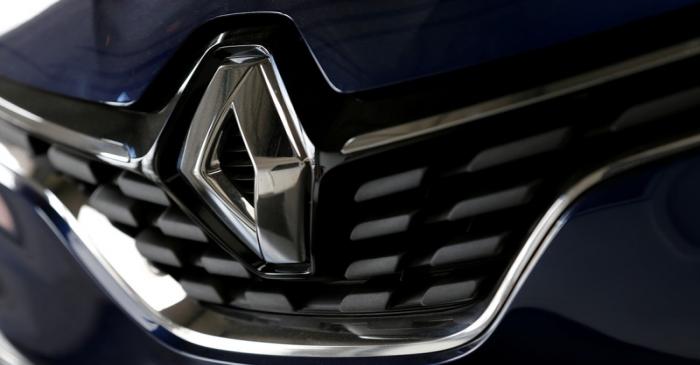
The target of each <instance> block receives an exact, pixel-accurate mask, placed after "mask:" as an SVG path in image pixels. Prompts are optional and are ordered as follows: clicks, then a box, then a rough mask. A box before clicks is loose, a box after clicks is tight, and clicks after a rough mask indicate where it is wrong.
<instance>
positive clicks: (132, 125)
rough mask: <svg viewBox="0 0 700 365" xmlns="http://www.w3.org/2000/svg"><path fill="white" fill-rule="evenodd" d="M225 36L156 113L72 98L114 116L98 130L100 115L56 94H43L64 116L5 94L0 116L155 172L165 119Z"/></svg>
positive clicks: (110, 160)
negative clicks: (49, 113) (69, 105)
mask: <svg viewBox="0 0 700 365" xmlns="http://www.w3.org/2000/svg"><path fill="white" fill-rule="evenodd" d="M225 41H226V39H225V37H224V35H223V34H222V35H220V36H219V37H217V38H216V39H214V41H212V42H211V43H210V44H209V45H208V47H207V49H206V51H205V52H204V53H203V54H202V56H201V57H200V58H199V59H198V60H197V62H196V64H195V65H194V67H193V68H192V70H191V71H190V72H189V73H188V75H187V77H186V78H185V80H184V81H183V82H182V83H181V84H180V86H179V88H178V90H177V92H176V93H175V95H174V96H173V97H172V98H171V99H170V100H168V102H167V104H166V105H165V106H164V107H163V108H162V109H161V110H159V111H157V112H155V113H142V112H138V111H133V110H128V109H120V108H118V107H109V106H102V105H97V104H95V103H92V102H87V101H82V100H72V101H70V102H71V103H75V104H74V105H80V106H81V107H83V108H87V109H90V110H92V111H95V110H102V112H101V113H102V114H100V116H103V117H104V116H106V115H107V113H108V114H109V115H110V116H112V117H114V120H110V122H111V123H110V124H111V126H110V128H108V129H104V128H102V129H99V128H97V129H96V128H94V126H95V124H96V123H98V124H99V123H102V122H103V121H102V120H93V119H90V118H91V117H94V116H90V115H85V113H84V111H83V110H78V111H76V112H71V111H70V110H69V109H66V106H65V103H66V101H65V100H63V99H61V98H60V97H57V96H54V95H48V96H46V97H47V98H50V99H51V100H52V102H53V103H61V104H60V106H61V107H62V108H63V109H62V110H64V111H65V110H68V112H67V113H66V115H64V116H63V118H64V119H61V120H52V119H50V118H49V117H48V116H46V115H39V114H37V113H36V112H32V111H30V110H28V109H31V108H26V107H25V106H24V104H26V102H25V101H24V100H22V101H21V102H18V101H14V100H11V99H12V98H11V97H12V96H13V95H3V96H2V97H0V121H4V122H7V123H9V124H11V125H13V126H15V127H17V128H19V129H22V130H24V131H27V132H31V133H32V134H33V135H36V136H40V137H42V138H45V139H47V140H50V141H55V142H57V143H60V144H63V145H66V146H72V147H74V148H76V149H78V150H80V151H82V152H85V153H88V154H91V155H93V156H95V157H96V158H97V159H100V160H102V161H105V162H106V163H109V164H111V165H114V166H118V167H122V168H125V169H129V170H140V171H142V172H144V173H145V174H146V175H148V176H151V177H155V174H154V173H153V170H152V166H151V161H152V158H153V152H154V146H155V145H156V144H157V140H158V139H159V137H160V133H161V131H162V129H163V127H164V126H165V122H166V121H167V120H168V119H169V118H170V115H171V114H172V112H173V110H174V109H175V105H177V103H178V101H179V100H180V97H181V96H182V93H183V92H184V90H185V88H186V87H187V85H189V84H190V82H191V79H192V77H193V75H194V74H195V72H196V71H197V69H198V68H199V67H200V65H201V64H202V62H203V61H204V60H205V59H206V58H207V57H209V56H210V55H211V53H212V52H214V51H215V50H216V49H218V48H219V46H220V45H221V44H222V43H224V42H225ZM110 105H111V104H110ZM111 106H113V105H111ZM102 108H109V110H107V111H104V110H103V109H102ZM76 109H81V108H76Z"/></svg>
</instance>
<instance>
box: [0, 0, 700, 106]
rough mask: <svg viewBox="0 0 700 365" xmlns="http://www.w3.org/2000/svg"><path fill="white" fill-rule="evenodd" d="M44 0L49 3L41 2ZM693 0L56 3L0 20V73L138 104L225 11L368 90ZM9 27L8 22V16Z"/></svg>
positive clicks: (10, 9) (4, 7) (337, 82)
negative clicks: (267, 27)
mask: <svg viewBox="0 0 700 365" xmlns="http://www.w3.org/2000/svg"><path fill="white" fill-rule="evenodd" d="M50 2H51V0H48V1H47V3H50ZM696 2H697V0H665V1H652V0H645V1H639V0H618V1H607V0H589V1H570V0H537V1H526V0H501V1H493V0H490V1H486V0H478V1H457V0H410V1H390V2H377V1H371V0H361V1H318V0H288V1H275V0H248V1H238V0H220V1H197V0H180V1H170V0H153V1H140V0H122V1H114V0H101V1H83V0H58V1H57V2H56V3H55V4H53V5H51V6H50V7H48V8H47V9H36V10H35V14H32V13H30V14H29V16H28V17H25V18H22V17H19V16H14V15H13V14H15V13H16V10H17V9H19V8H20V6H19V5H18V4H17V3H15V2H5V3H2V4H0V13H4V14H10V15H9V16H6V17H4V18H2V19H3V20H2V21H3V22H5V23H6V24H0V30H2V29H4V30H5V33H4V34H2V35H0V60H1V62H0V75H2V76H4V77H8V78H11V79H14V80H17V81H20V82H22V83H25V84H28V85H32V86H35V87H38V88H42V89H45V90H49V91H53V92H56V93H61V94H64V95H67V96H72V97H77V98H83V99H88V100H93V101H103V102H121V103H128V102H131V101H134V100H137V99H138V98H139V97H140V96H141V95H142V93H143V91H144V89H145V88H146V86H147V85H148V84H149V83H150V82H151V81H152V80H153V78H154V77H155V75H156V74H157V72H158V71H159V70H160V69H161V68H162V67H163V65H164V64H165V63H166V62H167V61H168V60H169V58H170V57H171V56H172V55H173V53H174V51H175V50H176V49H177V48H178V46H179V45H180V44H181V43H182V42H183V40H184V39H185V38H186V37H187V35H188V34H190V32H191V31H192V30H193V29H195V28H197V27H199V26H201V25H202V24H204V23H206V22H207V21H209V20H211V19H213V18H215V17H219V16H223V15H228V14H242V13H250V12H278V13H280V14H283V15H285V16H288V17H291V19H292V20H293V21H294V22H295V24H296V25H297V26H298V28H299V29H300V31H301V33H302V35H303V37H304V38H305V40H306V42H307V43H308V45H309V47H310V49H311V50H312V52H313V54H314V55H315V57H316V59H317V60H318V63H319V65H320V67H321V68H322V70H323V71H324V72H325V74H326V75H327V77H328V79H329V81H330V82H331V83H332V84H333V85H334V86H335V87H336V88H337V89H339V90H342V91H344V92H350V91H356V90H364V89H371V88H376V87H378V86H381V85H386V84H394V83H398V82H402V81H406V80H409V79H415V78H419V77H423V76H427V75H431V74H436V73H441V72H445V71H449V70H453V69H458V68H463V67H467V66H470V65H475V64H479V63H482V62H486V61H489V60H493V59H498V58H501V57H505V56H509V55H514V54H518V53H521V52H524V51H526V50H530V49H535V48H542V47H546V46H549V45H552V44H555V43H559V42H563V41H566V40H569V39H572V38H576V37H579V36H582V35H585V34H588V33H591V32H595V31H599V30H603V29H608V28H610V27H613V26H616V25H620V24H623V23H627V22H630V21H633V20H636V19H641V18H646V17H649V16H652V15H655V14H659V13H663V12H666V11H670V10H673V9H677V8H679V7H681V6H684V5H687V4H691V3H696ZM10 22H16V23H17V24H15V23H10Z"/></svg>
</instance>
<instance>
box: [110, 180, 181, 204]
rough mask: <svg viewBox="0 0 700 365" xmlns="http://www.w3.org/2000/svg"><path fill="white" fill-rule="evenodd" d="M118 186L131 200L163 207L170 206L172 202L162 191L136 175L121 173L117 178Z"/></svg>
mask: <svg viewBox="0 0 700 365" xmlns="http://www.w3.org/2000/svg"><path fill="white" fill-rule="evenodd" d="M117 186H118V187H119V190H121V192H122V193H123V194H124V195H126V196H128V197H130V198H133V199H137V200H144V201H147V202H149V203H153V204H158V205H163V206H169V205H170V200H169V199H168V196H167V195H166V194H165V192H164V191H163V190H162V189H160V188H159V187H157V186H155V185H153V183H151V182H150V181H148V180H147V179H145V178H143V177H141V176H138V175H136V174H131V173H128V172H123V173H121V174H120V175H119V177H118V178H117Z"/></svg>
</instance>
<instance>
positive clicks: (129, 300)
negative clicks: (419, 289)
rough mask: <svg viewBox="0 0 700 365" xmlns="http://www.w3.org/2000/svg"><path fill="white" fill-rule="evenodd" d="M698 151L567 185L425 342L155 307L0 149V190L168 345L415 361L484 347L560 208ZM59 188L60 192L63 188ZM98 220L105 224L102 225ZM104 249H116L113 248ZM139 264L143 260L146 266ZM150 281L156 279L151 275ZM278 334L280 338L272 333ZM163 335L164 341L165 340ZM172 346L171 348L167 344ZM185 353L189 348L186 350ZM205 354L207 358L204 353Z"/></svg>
mask: <svg viewBox="0 0 700 365" xmlns="http://www.w3.org/2000/svg"><path fill="white" fill-rule="evenodd" d="M1 146H2V147H5V146H4V145H1ZM698 146H700V134H698V135H694V136H691V137H688V138H684V139H681V140H678V141H676V142H673V143H669V144H665V145H662V146H659V147H657V148H653V149H650V150H648V151H645V152H642V153H638V154H635V155H632V156H630V157H627V158H624V159H621V160H618V161H616V162H613V163H611V164H609V165H607V166H604V167H602V168H600V169H598V170H596V171H594V172H592V173H590V174H589V175H587V176H586V177H585V178H583V179H582V180H580V181H579V182H578V183H576V184H575V185H573V186H572V187H571V188H570V189H569V190H568V191H566V192H565V193H564V194H563V195H561V196H560V197H559V198H558V199H557V200H556V201H555V202H554V204H553V205H552V206H551V207H550V208H549V209H548V210H547V212H546V214H545V215H544V216H543V217H542V218H541V219H540V221H539V222H538V224H537V225H536V227H535V229H534V230H533V233H532V234H531V235H530V236H529V237H528V239H527V241H526V242H525V244H524V245H523V247H522V249H521V250H520V251H519V252H518V254H517V256H516V258H515V260H514V261H513V263H512V264H511V265H510V266H509V267H508V269H507V271H506V275H505V277H504V279H503V281H502V283H501V285H500V286H499V287H498V289H497V290H496V293H495V294H494V296H493V297H492V298H491V300H490V302H489V303H488V304H487V306H486V308H485V310H484V311H483V312H482V313H481V314H480V315H479V316H478V318H477V319H476V321H473V322H472V323H471V324H469V325H468V326H466V327H461V328H453V329H454V331H450V332H446V331H442V332H440V333H441V335H440V336H439V337H437V338H428V339H425V338H416V337H405V338H403V337H398V338H391V337H388V336H371V335H367V334H361V333H359V332H357V331H352V329H353V325H357V323H355V324H353V325H348V326H347V328H348V329H349V330H350V335H352V334H353V333H357V335H356V336H354V337H353V336H349V335H348V334H343V336H340V337H334V334H332V333H331V334H328V333H326V332H320V333H319V332H309V333H307V332H304V330H303V329H299V328H294V327H293V326H292V327H291V328H290V329H289V330H292V332H285V331H284V330H283V328H282V327H281V323H282V322H281V321H280V320H279V319H276V320H274V321H272V322H265V321H264V319H263V315H262V314H261V315H260V316H258V317H256V319H255V322H256V323H257V325H258V327H257V328H256V327H252V328H253V329H254V330H255V331H250V328H249V327H245V326H246V325H247V323H245V321H244V319H243V318H238V317H231V316H224V315H221V314H218V313H216V312H212V311H210V310H207V309H205V308H203V307H201V306H199V304H198V303H196V302H195V301H193V300H191V299H189V298H183V297H182V294H181V289H180V288H178V287H177V286H172V287H173V288H176V290H175V292H172V293H163V294H164V295H163V296H161V295H159V296H157V301H158V302H156V301H155V299H152V298H154V296H153V295H151V296H150V298H151V299H149V296H146V295H144V293H142V291H143V290H146V289H144V288H140V287H141V286H142V285H141V284H142V283H139V282H140V281H144V280H145V279H149V278H142V277H139V275H146V274H138V275H132V276H131V277H130V276H129V275H125V273H124V272H123V271H124V269H123V268H120V269H116V268H117V267H118V265H117V263H116V261H115V258H114V257H112V256H111V255H112V253H110V252H108V251H106V250H105V248H104V247H101V245H100V244H99V243H98V242H96V241H95V240H94V239H93V238H94V237H91V236H90V235H89V234H88V230H89V229H94V230H97V234H98V235H99V237H101V238H102V239H104V234H103V233H102V232H104V231H102V227H101V226H100V225H99V224H98V222H99V221H100V219H97V220H94V219H93V220H90V221H86V220H85V219H86V218H85V213H84V212H82V211H81V210H80V209H79V207H76V206H72V209H69V208H68V207H66V206H65V205H64V203H63V202H61V200H60V199H59V197H57V196H56V195H54V193H53V192H52V191H51V190H49V189H50V188H51V185H50V184H52V182H51V181H53V183H55V182H56V180H57V179H49V178H47V177H46V176H45V175H44V177H43V179H44V180H41V179H42V175H41V174H34V173H33V172H32V171H33V169H32V165H33V164H34V162H33V161H32V160H31V159H26V158H14V157H12V155H11V154H8V153H7V151H11V150H12V149H11V148H0V152H2V156H0V157H2V158H0V184H2V185H3V186H5V187H7V188H8V189H11V190H13V191H16V192H18V193H20V194H25V195H26V194H30V192H32V193H31V194H35V195H33V196H31V197H30V198H31V199H32V200H33V201H35V202H37V203H36V204H37V209H41V210H43V211H44V213H45V215H46V216H47V222H49V223H52V224H55V225H56V226H61V227H68V228H69V229H67V230H66V229H62V230H58V229H57V230H56V232H57V235H59V236H60V237H62V238H63V241H64V244H65V245H66V247H67V248H68V249H69V250H70V251H71V252H72V253H73V254H74V255H75V256H76V257H78V258H79V259H80V260H81V261H82V262H83V263H84V264H85V265H86V267H87V268H89V269H90V271H91V272H92V274H93V275H94V276H95V277H96V278H97V280H98V281H99V282H100V283H101V284H102V285H103V286H104V287H105V288H106V290H107V291H108V292H109V293H110V294H111V296H112V297H113V298H114V299H115V301H116V302H117V303H119V304H120V305H121V306H122V307H123V308H124V309H125V310H126V311H127V312H128V313H129V314H130V315H131V316H133V317H134V319H135V320H136V321H137V322H138V323H140V324H141V325H142V326H143V327H144V328H145V329H146V330H148V331H150V332H152V333H153V334H154V335H156V336H158V337H161V339H162V340H164V341H168V342H172V341H173V340H174V339H177V340H179V341H182V342H184V343H187V344H190V345H191V344H194V345H197V346H199V347H200V348H201V349H205V350H206V351H210V350H218V351H221V352H222V353H221V354H219V355H221V356H225V354H226V353H246V354H259V355H266V356H308V357H352V356H365V357H376V356H395V355H416V354H424V353H431V352H437V351H443V350H449V349H453V348H456V347H459V346H464V345H467V346H468V348H467V349H468V350H473V349H475V348H476V347H478V345H479V344H481V343H482V342H483V341H485V340H486V339H487V338H488V336H489V335H490V334H491V333H492V332H493V331H494V329H495V328H496V326H497V325H498V323H499V321H500V320H501V319H502V317H503V315H504V313H505V309H506V308H507V307H508V306H509V305H510V303H511V301H512V300H513V298H514V297H515V296H516V294H517V292H518V290H519V289H520V288H521V286H522V285H523V283H524V282H525V280H526V279H527V276H528V274H529V273H530V272H531V270H532V268H533V267H534V266H535V265H536V263H537V261H538V259H539V258H540V257H541V255H542V253H543V252H544V251H545V250H546V249H547V247H548V245H549V244H550V243H551V242H552V240H553V239H554V237H555V236H556V235H557V233H558V232H559V230H560V229H561V227H562V226H563V225H564V224H565V223H566V217H565V213H566V211H567V209H568V208H569V207H571V205H572V204H573V202H574V201H575V200H576V199H577V198H579V197H580V196H581V195H582V194H583V193H584V192H586V191H588V190H589V189H590V188H591V187H593V186H595V185H597V184H599V183H600V182H602V181H604V180H606V179H608V178H610V177H612V176H615V175H617V174H619V173H620V172H623V171H627V170H629V169H630V168H634V167H637V166H639V165H642V164H644V163H647V162H650V161H654V160H657V159H659V158H663V157H666V156H669V155H672V154H675V153H679V152H682V151H685V150H688V149H691V148H694V147H698ZM15 150H16V149H15ZM49 177H50V176H49ZM59 180H60V179H59ZM28 184H29V185H28ZM43 184H48V185H43ZM30 187H31V188H30ZM63 187H64V188H65V185H64V186H63ZM57 192H59V191H58V190H57ZM88 212H89V211H88ZM90 214H92V215H94V214H96V212H95V211H94V210H93V211H92V212H91V213H90ZM103 221H104V222H106V223H107V224H108V221H107V220H106V219H104V220H103ZM124 236H125V235H124ZM127 237H128V236H127ZM127 243H128V242H127ZM128 244H131V243H128ZM102 246H105V245H102ZM106 246H108V247H114V246H117V247H118V246H119V245H106ZM142 261H144V262H145V260H142ZM136 264H137V263H134V265H136ZM141 264H143V262H142V263H141ZM141 264H139V265H141ZM143 272H146V273H147V272H149V271H148V270H146V271H143ZM150 275H154V276H156V277H158V276H159V275H158V274H157V273H154V272H152V271H150ZM160 277H162V275H160ZM149 280H150V279H149ZM135 281H139V282H135ZM168 287H170V286H167V285H166V286H164V287H163V288H161V290H170V289H168ZM139 288H140V289H139ZM151 294H152V293H151ZM165 294H168V295H165ZM164 298H170V299H169V300H170V301H171V302H168V303H165V302H164ZM261 322H262V324H261ZM446 323H448V324H452V325H455V324H459V322H450V321H448V322H446ZM359 324H360V325H362V324H363V323H362V322H361V323H359ZM446 325H447V324H446ZM278 330H279V331H280V333H277V331H278ZM164 331H165V333H168V334H169V335H167V336H164V335H163V333H164ZM256 331H257V332H256ZM360 332H361V331H360ZM290 333H293V335H290ZM428 335H429V334H428ZM332 337H333V338H332ZM181 344H182V343H180V345H181ZM171 345H174V346H178V343H171ZM188 348H189V349H191V346H190V347H188ZM207 353H208V354H209V355H208V356H211V352H207ZM217 356H218V355H217Z"/></svg>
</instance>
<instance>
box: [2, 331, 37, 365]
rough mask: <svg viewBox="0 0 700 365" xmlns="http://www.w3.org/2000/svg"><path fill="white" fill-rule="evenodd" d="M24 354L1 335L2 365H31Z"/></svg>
mask: <svg viewBox="0 0 700 365" xmlns="http://www.w3.org/2000/svg"><path fill="white" fill-rule="evenodd" d="M31 364H32V362H31V361H29V360H28V359H27V358H26V357H24V355H22V353H21V352H20V351H19V350H18V349H17V348H16V347H15V346H14V345H13V344H12V343H10V341H9V340H8V339H7V337H5V335H3V334H2V333H0V365H31Z"/></svg>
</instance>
